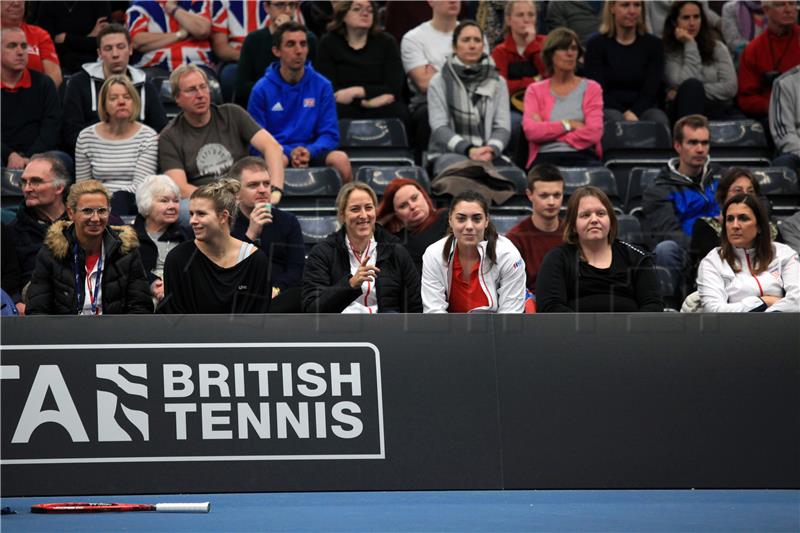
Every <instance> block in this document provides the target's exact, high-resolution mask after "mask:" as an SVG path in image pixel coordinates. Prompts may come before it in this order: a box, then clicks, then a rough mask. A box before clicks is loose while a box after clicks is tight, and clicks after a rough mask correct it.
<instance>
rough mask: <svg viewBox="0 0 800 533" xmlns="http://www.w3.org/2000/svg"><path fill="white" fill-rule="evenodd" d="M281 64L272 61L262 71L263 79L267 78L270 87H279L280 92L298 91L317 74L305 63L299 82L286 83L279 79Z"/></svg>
mask: <svg viewBox="0 0 800 533" xmlns="http://www.w3.org/2000/svg"><path fill="white" fill-rule="evenodd" d="M280 71H281V63H280V61H274V62H273V63H270V65H269V66H268V67H267V69H266V70H265V71H264V77H266V78H267V81H269V82H270V83H271V84H272V85H274V86H275V87H279V88H280V90H282V91H298V90H300V89H301V88H302V87H305V86H306V84H308V83H309V82H310V80H311V79H312V78H313V77H314V76H313V75H314V74H316V73H317V71H316V70H314V67H312V66H311V62H310V61H306V64H305V70H304V71H303V77H302V78H300V81H298V82H297V83H294V84H292V83H288V82H287V81H286V80H284V79H283V78H282V77H281V72H280ZM326 79H327V78H326Z"/></svg>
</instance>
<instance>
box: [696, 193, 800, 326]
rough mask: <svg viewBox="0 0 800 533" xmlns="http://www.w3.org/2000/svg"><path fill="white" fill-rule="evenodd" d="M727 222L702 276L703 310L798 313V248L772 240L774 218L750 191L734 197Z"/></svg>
mask: <svg viewBox="0 0 800 533" xmlns="http://www.w3.org/2000/svg"><path fill="white" fill-rule="evenodd" d="M722 220H723V221H724V224H725V229H724V231H723V232H722V239H721V241H722V242H721V244H720V246H719V247H717V248H714V249H713V250H711V251H710V252H709V253H708V255H707V256H706V257H705V259H703V261H702V262H701V263H700V269H699V271H698V274H697V286H698V289H699V293H700V302H701V304H702V306H703V311H706V312H712V313H735V312H754V311H765V312H767V313H770V312H789V313H797V312H799V311H800V262H798V259H797V252H796V251H794V250H792V249H791V248H790V247H788V246H786V245H785V244H781V243H776V242H772V239H771V238H770V229H769V218H768V217H767V213H766V210H765V209H764V207H763V206H762V205H761V204H760V203H759V201H758V200H757V199H756V198H755V197H753V196H751V195H748V194H738V195H736V196H734V197H732V198H730V199H729V200H728V201H727V202H726V203H725V206H724V207H723V209H722ZM754 282H755V283H754Z"/></svg>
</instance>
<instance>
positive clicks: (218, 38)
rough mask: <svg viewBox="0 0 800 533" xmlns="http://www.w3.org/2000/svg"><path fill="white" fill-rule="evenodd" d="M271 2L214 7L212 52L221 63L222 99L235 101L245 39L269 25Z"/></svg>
mask: <svg viewBox="0 0 800 533" xmlns="http://www.w3.org/2000/svg"><path fill="white" fill-rule="evenodd" d="M268 4H269V2H261V1H250V2H247V1H245V0H217V1H216V2H214V3H213V4H212V5H211V37H210V40H211V49H212V50H213V52H214V57H215V58H216V60H217V62H218V63H219V70H218V72H219V83H220V87H221V89H222V99H223V100H224V101H225V102H231V101H232V100H233V89H234V86H235V85H236V76H237V74H236V72H237V70H238V66H239V58H240V56H241V52H242V44H243V43H244V40H245V38H246V37H247V36H248V35H249V34H250V33H252V32H254V31H258V30H260V29H262V28H264V27H265V26H266V25H267V5H268Z"/></svg>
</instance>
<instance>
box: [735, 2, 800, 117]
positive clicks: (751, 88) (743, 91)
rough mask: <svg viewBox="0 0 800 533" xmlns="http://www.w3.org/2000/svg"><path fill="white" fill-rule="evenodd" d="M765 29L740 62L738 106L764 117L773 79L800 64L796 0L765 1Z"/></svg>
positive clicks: (799, 35) (799, 28)
mask: <svg viewBox="0 0 800 533" xmlns="http://www.w3.org/2000/svg"><path fill="white" fill-rule="evenodd" d="M762 4H763V5H764V14H765V15H766V17H767V31H765V32H764V33H762V34H761V35H759V36H758V37H756V38H755V39H753V40H752V41H751V42H750V44H748V45H747V47H746V48H745V49H744V52H742V58H741V61H740V62H739V95H738V97H737V102H738V104H739V107H740V108H741V109H742V111H744V112H745V113H746V114H747V115H748V116H750V117H753V118H755V119H762V120H763V119H764V118H765V117H766V116H767V112H768V111H769V98H770V95H771V94H772V82H773V81H775V78H777V77H778V76H780V75H781V74H782V73H784V72H786V71H787V70H789V69H790V68H792V67H794V66H795V65H800V25H798V24H797V2H796V1H795V0H790V1H785V2H781V1H769V2H767V1H765V2H762Z"/></svg>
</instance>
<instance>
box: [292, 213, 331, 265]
mask: <svg viewBox="0 0 800 533" xmlns="http://www.w3.org/2000/svg"><path fill="white" fill-rule="evenodd" d="M297 220H298V222H300V231H301V232H302V233H303V244H305V247H306V250H305V251H306V256H308V252H309V251H310V250H311V248H312V247H313V246H314V245H315V244H317V243H318V242H320V241H323V240H324V239H325V237H327V236H328V235H330V234H331V233H333V232H335V231H337V230H338V229H339V221H338V219H337V218H336V215H324V216H315V215H302V214H301V215H298V216H297Z"/></svg>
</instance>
